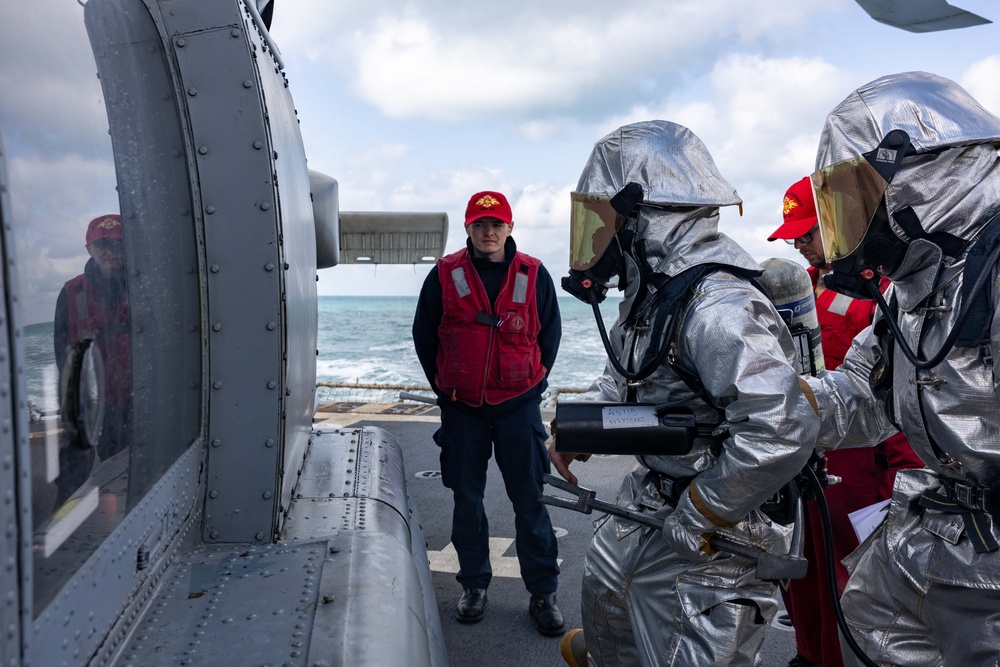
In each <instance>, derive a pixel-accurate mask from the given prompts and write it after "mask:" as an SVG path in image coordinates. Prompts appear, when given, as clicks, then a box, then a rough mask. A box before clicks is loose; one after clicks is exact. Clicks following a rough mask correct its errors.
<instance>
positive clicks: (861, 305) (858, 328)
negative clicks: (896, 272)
mask: <svg viewBox="0 0 1000 667" xmlns="http://www.w3.org/2000/svg"><path fill="white" fill-rule="evenodd" d="M808 271H809V277H810V278H812V283H813V289H816V281H817V280H818V279H819V269H817V268H816V267H814V266H810V267H808ZM888 286H889V279H888V278H885V277H883V278H882V291H883V292H884V291H885V289H886V287H888ZM875 308H876V306H875V302H874V301H865V300H863V299H854V298H852V297H849V296H847V295H846V294H840V293H838V292H834V291H833V290H831V289H827V290H823V291H822V292H821V293H820V294H819V296H817V297H816V317H817V318H818V319H819V328H820V331H822V332H823V359H824V361H825V364H826V368H827V370H831V371H832V370H834V369H835V368H837V366H839V365H840V364H842V363H844V355H846V354H847V351H848V350H850V349H851V341H853V340H854V337H855V336H856V335H858V334H859V333H861V332H862V331H863V330H864V329H866V328H867V327H868V325H869V324H871V323H872V317H874V316H875Z"/></svg>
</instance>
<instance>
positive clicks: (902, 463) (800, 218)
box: [767, 176, 924, 667]
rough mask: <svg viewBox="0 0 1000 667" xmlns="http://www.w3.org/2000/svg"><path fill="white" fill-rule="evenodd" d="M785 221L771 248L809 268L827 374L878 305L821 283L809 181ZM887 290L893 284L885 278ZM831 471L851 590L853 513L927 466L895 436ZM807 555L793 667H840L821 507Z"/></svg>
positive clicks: (813, 516) (811, 510) (792, 599)
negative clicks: (900, 477) (781, 246)
mask: <svg viewBox="0 0 1000 667" xmlns="http://www.w3.org/2000/svg"><path fill="white" fill-rule="evenodd" d="M782 208H783V215H784V222H783V223H782V225H781V226H780V227H778V229H776V230H775V231H774V233H773V234H771V236H770V237H768V239H767V240H768V241H774V240H775V239H784V240H785V241H787V242H788V243H791V244H794V246H795V249H796V250H798V251H799V252H800V253H801V254H802V257H803V258H805V260H806V261H807V262H809V267H808V269H807V270H808V271H809V277H810V278H812V282H813V288H814V290H815V295H816V314H817V316H818V318H819V326H820V330H821V331H822V332H823V358H824V359H825V361H826V367H827V368H828V369H829V370H833V369H835V368H837V366H840V364H841V362H842V361H843V360H844V355H845V354H847V351H848V350H849V349H850V348H851V341H852V340H854V337H855V336H856V335H857V334H858V333H860V332H861V331H863V330H864V329H866V328H867V327H868V325H870V324H871V322H872V317H874V315H875V302H874V301H862V300H861V299H854V298H851V297H849V296H847V295H846V294H839V293H837V292H834V291H832V290H828V289H825V288H824V287H823V282H822V281H821V280H820V278H821V277H822V276H823V275H825V274H827V273H829V272H830V264H829V263H828V262H827V261H826V255H825V253H824V251H823V242H822V240H821V239H820V234H819V222H818V220H817V217H816V205H815V203H814V202H813V194H812V186H811V185H810V184H809V177H808V176H806V177H805V178H803V179H802V180H800V181H798V182H797V183H795V184H794V185H792V186H791V187H790V188H788V191H787V192H786V193H785V198H784V202H783V207H782ZM882 281H883V285H882V289H883V291H884V290H885V288H886V286H888V284H889V280H888V278H885V277H883V278H882ZM825 456H826V460H827V470H828V472H829V473H830V474H832V475H836V476H838V477H840V478H841V479H842V480H843V481H842V482H841V483H839V484H836V485H834V486H830V487H827V488H826V490H825V491H824V495H825V496H826V502H827V504H828V505H829V508H830V519H831V522H832V523H833V553H834V560H835V561H836V570H837V590H838V591H843V589H844V584H846V583H847V569H846V568H845V567H844V566H843V565H842V564H841V561H842V560H843V559H844V558H846V557H847V555H848V554H849V553H851V552H852V551H854V549H856V548H857V546H858V539H857V536H856V534H855V532H854V528H853V527H852V526H851V521H850V519H849V518H848V516H847V515H848V514H849V513H851V512H853V511H855V510H859V509H861V508H863V507H867V506H869V505H873V504H875V503H877V502H879V501H881V500H885V499H887V498H889V497H890V496H891V495H892V483H893V480H895V478H896V471H897V470H899V469H901V468H922V467H924V464H923V462H922V461H921V460H920V458H919V457H917V455H916V454H914V453H913V450H912V449H910V444H909V443H908V442H907V440H906V437H905V436H903V434H902V433H897V434H896V435H893V436H892V437H890V438H889V439H888V440H886V441H884V442H881V443H879V444H878V445H877V446H876V447H874V448H869V447H860V448H856V449H838V450H835V451H829V452H826V454H825ZM806 509H807V511H806V516H805V519H806V524H805V525H806V531H807V532H806V534H807V535H809V536H810V538H809V539H808V540H807V541H806V544H805V556H806V557H807V558H808V559H809V564H810V565H809V574H808V575H807V576H806V578H805V579H793V580H792V581H791V582H790V583H789V586H788V590H787V593H785V594H784V599H785V605H786V606H787V607H788V612H789V615H790V616H791V618H792V623H793V625H794V626H795V650H796V655H795V657H794V658H793V659H792V661H791V662H790V663H789V667H811V666H813V665H823V667H841V666H842V665H843V664H844V662H843V658H842V657H841V653H840V640H839V638H838V637H839V634H838V630H837V618H836V616H835V615H834V608H833V601H832V600H831V598H830V592H829V591H830V588H829V577H828V576H827V570H826V567H825V566H824V563H825V560H824V556H823V544H824V541H823V523H822V518H821V517H820V510H819V506H818V505H817V504H816V503H807V504H806Z"/></svg>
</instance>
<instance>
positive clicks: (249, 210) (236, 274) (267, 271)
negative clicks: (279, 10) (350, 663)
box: [168, 0, 284, 542]
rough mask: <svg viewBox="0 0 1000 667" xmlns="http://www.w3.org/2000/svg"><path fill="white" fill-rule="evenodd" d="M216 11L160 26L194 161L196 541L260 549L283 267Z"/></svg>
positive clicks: (240, 75) (254, 95) (272, 467)
mask: <svg viewBox="0 0 1000 667" xmlns="http://www.w3.org/2000/svg"><path fill="white" fill-rule="evenodd" d="M192 1H193V0H192ZM171 4H173V5H176V3H171ZM213 4H216V5H222V4H224V3H213ZM185 6H186V7H187V6H189V5H185ZM226 6H228V7H230V11H231V12H232V14H231V23H230V24H228V25H220V26H219V27H217V28H212V29H201V30H194V31H193V32H190V33H185V32H179V31H177V30H175V29H174V28H173V26H172V25H170V24H169V17H168V29H169V31H170V38H171V40H172V43H173V52H174V55H175V58H176V60H177V63H178V69H179V72H180V76H181V81H182V87H183V91H184V93H185V94H186V101H187V105H188V116H189V118H190V124H191V133H192V140H193V146H194V149H195V151H196V159H197V174H198V176H197V178H198V182H199V184H200V188H201V207H202V211H201V214H202V216H203V220H204V238H205V252H206V258H207V262H206V264H207V265H208V267H209V270H208V272H207V274H206V278H205V280H206V282H207V286H208V301H207V306H208V310H207V313H208V315H207V321H206V322H205V324H206V327H207V335H208V340H209V372H208V377H207V381H208V387H209V388H208V392H209V398H208V403H209V419H208V433H207V438H208V442H209V448H208V475H207V488H208V497H207V500H206V504H205V529H204V532H203V535H204V537H205V538H206V539H208V540H210V541H231V542H254V541H257V542H267V541H269V540H270V539H271V537H272V533H273V527H274V523H275V521H274V517H275V507H276V505H277V503H276V499H275V495H276V493H277V487H278V482H277V480H278V479H279V475H278V472H279V471H280V461H281V459H280V452H281V447H280V444H281V443H282V431H281V414H282V411H283V408H284V400H283V399H284V391H283V387H282V371H283V364H282V354H283V350H282V331H281V325H282V306H281V304H282V285H281V274H282V273H283V259H282V256H281V253H280V242H281V238H280V234H279V225H278V218H277V210H278V209H277V201H276V198H275V183H274V172H273V169H274V160H273V154H272V151H271V148H270V140H269V137H268V130H267V127H266V125H265V120H264V109H263V106H262V103H261V91H260V82H259V78H258V76H257V71H256V68H255V67H254V65H253V62H252V59H251V56H250V46H249V43H248V41H247V35H246V30H245V29H244V23H243V19H242V17H241V15H240V14H239V12H237V11H236V10H237V5H236V4H235V3H234V4H232V5H226ZM182 14H184V13H182V12H177V15H182ZM213 18H214V17H213Z"/></svg>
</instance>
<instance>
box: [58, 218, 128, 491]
mask: <svg viewBox="0 0 1000 667" xmlns="http://www.w3.org/2000/svg"><path fill="white" fill-rule="evenodd" d="M124 245H125V244H124V235H123V232H122V222H121V216H119V215H117V214H105V215H100V216H97V217H96V218H94V219H93V220H91V221H90V224H89V225H88V226H87V235H86V248H87V252H88V253H89V254H90V259H89V260H87V263H86V265H85V266H84V269H83V273H81V274H80V275H78V276H76V277H75V278H72V279H71V280H69V281H67V282H66V284H65V285H64V286H63V289H62V291H61V292H60V293H59V298H58V299H57V301H56V312H55V332H54V347H55V355H56V363H57V367H58V369H59V374H60V379H61V380H62V379H63V376H64V375H65V374H66V372H67V371H68V369H67V367H66V364H67V363H68V360H69V359H70V358H71V354H70V352H71V351H72V350H73V348H74V346H77V345H80V344H81V343H82V342H84V341H87V340H91V341H93V342H94V343H96V345H97V347H98V349H99V350H100V355H101V361H102V362H103V366H104V418H103V427H102V429H101V434H100V438H99V441H98V445H97V448H96V450H97V451H96V453H97V456H98V457H100V459H101V460H107V459H108V458H110V457H111V456H113V455H114V454H116V453H118V452H120V451H122V450H123V449H124V448H125V447H126V446H127V445H128V440H127V434H128V432H129V426H130V423H131V400H130V396H131V393H132V381H131V341H130V339H129V311H128V291H127V289H126V283H125V247H124ZM60 386H62V382H60ZM63 391H65V389H63ZM92 462H93V450H88V449H81V448H80V447H78V446H74V445H70V446H68V447H63V448H61V451H60V471H61V472H60V478H59V480H57V482H56V484H57V486H58V488H59V496H60V499H63V498H64V497H66V496H67V495H68V494H69V493H72V491H73V490H74V489H75V488H76V487H77V486H79V484H80V483H82V482H83V480H84V479H86V477H87V475H88V473H89V468H90V465H88V463H92Z"/></svg>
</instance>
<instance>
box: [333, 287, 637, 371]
mask: <svg viewBox="0 0 1000 667" xmlns="http://www.w3.org/2000/svg"><path fill="white" fill-rule="evenodd" d="M558 301H559V312H560V316H561V318H562V340H561V342H560V344H559V354H558V355H557V356H556V363H555V366H554V367H553V368H552V372H551V373H550V374H549V385H550V386H552V387H578V388H586V387H588V386H590V383H591V382H593V380H594V378H595V377H597V376H598V375H599V374H600V373H601V371H603V370H604V363H605V360H606V359H607V355H606V354H605V352H604V346H603V345H602V344H601V337H600V334H599V333H598V330H597V325H596V324H595V323H594V313H593V310H592V309H591V307H590V306H589V305H587V304H585V303H583V302H581V301H578V300H576V299H574V298H572V297H560V298H559V300H558ZM416 307H417V297H415V296H377V297H370V296H321V297H319V336H318V345H317V347H318V349H319V358H318V360H317V368H316V375H317V379H318V380H325V381H329V382H375V383H382V384H421V385H426V384H427V378H426V377H425V376H424V372H423V370H422V369H421V368H420V364H419V362H418V361H417V355H416V353H415V352H414V351H413V338H412V336H411V334H410V331H411V328H412V326H413V313H414V311H415V310H416ZM601 311H602V313H603V316H604V321H605V324H606V326H607V327H608V328H610V327H611V324H612V323H613V322H614V320H615V318H616V317H617V313H618V300H617V299H608V300H607V301H605V302H604V303H603V304H601Z"/></svg>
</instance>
